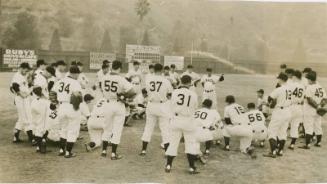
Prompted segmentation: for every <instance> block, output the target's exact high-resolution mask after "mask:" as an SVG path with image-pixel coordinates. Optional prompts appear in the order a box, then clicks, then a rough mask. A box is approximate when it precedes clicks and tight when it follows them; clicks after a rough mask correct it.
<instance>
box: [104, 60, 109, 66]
mask: <svg viewBox="0 0 327 184" xmlns="http://www.w3.org/2000/svg"><path fill="white" fill-rule="evenodd" d="M109 63H110V61H108V60H103V61H102V64H103V65H104V64H109Z"/></svg>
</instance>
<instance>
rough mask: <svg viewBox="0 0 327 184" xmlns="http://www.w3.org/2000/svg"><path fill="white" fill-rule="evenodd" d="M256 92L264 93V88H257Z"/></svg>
mask: <svg viewBox="0 0 327 184" xmlns="http://www.w3.org/2000/svg"><path fill="white" fill-rule="evenodd" d="M257 93H265V90H263V89H259V90H258V91H257Z"/></svg>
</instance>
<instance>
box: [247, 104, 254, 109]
mask: <svg viewBox="0 0 327 184" xmlns="http://www.w3.org/2000/svg"><path fill="white" fill-rule="evenodd" d="M247 107H248V109H254V108H255V104H254V103H248V105H247Z"/></svg>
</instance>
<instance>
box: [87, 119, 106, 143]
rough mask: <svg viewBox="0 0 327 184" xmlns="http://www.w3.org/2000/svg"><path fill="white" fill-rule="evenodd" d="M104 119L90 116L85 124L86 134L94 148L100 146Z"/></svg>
mask: <svg viewBox="0 0 327 184" xmlns="http://www.w3.org/2000/svg"><path fill="white" fill-rule="evenodd" d="M104 122H105V118H104V117H100V116H96V117H94V116H91V117H90V118H89V120H88V122H87V127H88V132H89V136H90V140H91V142H94V143H95V145H96V146H100V145H101V141H102V140H101V139H102V135H103V132H104Z"/></svg>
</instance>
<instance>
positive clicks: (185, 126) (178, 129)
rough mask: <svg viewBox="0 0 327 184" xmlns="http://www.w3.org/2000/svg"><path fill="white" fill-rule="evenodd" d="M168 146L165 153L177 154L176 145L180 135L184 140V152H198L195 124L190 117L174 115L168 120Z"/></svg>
mask: <svg viewBox="0 0 327 184" xmlns="http://www.w3.org/2000/svg"><path fill="white" fill-rule="evenodd" d="M170 128H171V130H170V131H171V133H170V135H169V147H168V149H167V151H166V155H169V156H177V151H178V146H179V143H180V140H181V138H182V136H184V140H185V143H184V144H185V153H187V154H192V155H196V154H199V150H200V143H199V142H198V141H197V140H196V135H195V125H193V119H192V118H190V117H180V116H175V117H173V118H172V119H171V122H170Z"/></svg>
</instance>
